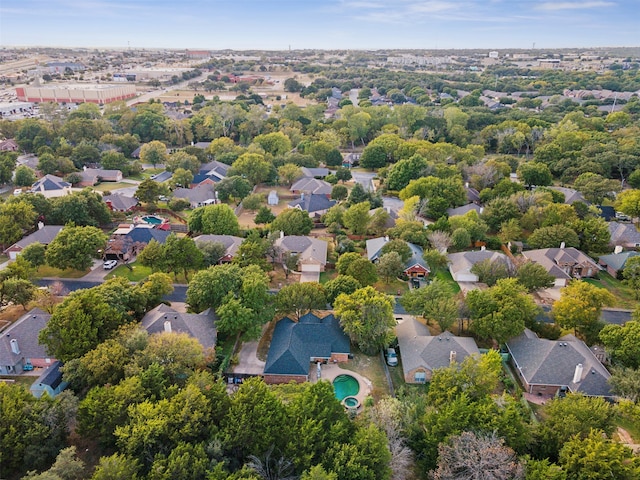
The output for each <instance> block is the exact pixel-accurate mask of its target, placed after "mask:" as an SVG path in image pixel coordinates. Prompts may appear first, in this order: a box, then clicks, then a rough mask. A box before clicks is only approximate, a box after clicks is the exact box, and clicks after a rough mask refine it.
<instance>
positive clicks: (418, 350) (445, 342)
mask: <svg viewBox="0 0 640 480" xmlns="http://www.w3.org/2000/svg"><path fill="white" fill-rule="evenodd" d="M396 335H397V336H398V348H399V349H400V356H401V358H402V370H403V374H404V381H405V382H406V383H425V382H429V381H431V376H432V375H433V371H434V370H435V369H437V368H444V367H448V366H450V365H452V364H454V363H461V362H462V361H463V360H464V359H465V358H467V357H469V356H471V355H478V356H479V355H480V351H479V350H478V346H477V345H476V342H475V340H474V339H473V338H471V337H456V336H455V335H453V334H452V333H451V332H443V333H441V334H440V335H438V336H433V335H431V333H430V332H429V329H428V328H427V327H426V325H424V324H423V323H420V322H419V321H418V320H416V319H415V318H409V319H406V320H403V321H402V322H401V323H400V324H399V325H398V326H397V327H396Z"/></svg>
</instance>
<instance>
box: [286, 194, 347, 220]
mask: <svg viewBox="0 0 640 480" xmlns="http://www.w3.org/2000/svg"><path fill="white" fill-rule="evenodd" d="M335 204H336V201H335V200H330V199H329V198H327V196H326V195H317V194H313V193H312V194H304V193H303V194H302V195H300V198H298V199H296V200H293V201H291V202H289V207H291V208H298V209H300V210H304V211H305V212H308V213H309V216H310V217H311V218H320V217H321V216H322V215H324V214H325V213H327V210H329V209H330V208H331V207H333V206H334V205H335Z"/></svg>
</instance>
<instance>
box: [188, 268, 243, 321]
mask: <svg viewBox="0 0 640 480" xmlns="http://www.w3.org/2000/svg"><path fill="white" fill-rule="evenodd" d="M241 285H242V269H241V268H240V267H239V266H237V265H234V264H231V263H227V264H223V265H215V266H213V267H209V268H208V269H206V270H201V271H199V272H197V273H196V274H195V275H194V276H193V278H192V279H191V281H190V282H189V288H188V289H187V304H188V305H189V307H190V308H191V309H192V310H193V311H196V312H202V311H203V310H206V309H207V308H214V309H216V308H218V307H220V305H222V303H223V300H224V298H225V297H226V295H227V294H228V293H229V292H237V291H239V290H240V287H241Z"/></svg>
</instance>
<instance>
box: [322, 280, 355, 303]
mask: <svg viewBox="0 0 640 480" xmlns="http://www.w3.org/2000/svg"><path fill="white" fill-rule="evenodd" d="M361 286H362V285H360V282H358V281H357V280H356V279H355V278H353V277H351V276H349V275H338V276H337V277H336V278H333V279H331V280H329V281H328V282H327V283H325V284H324V290H325V292H326V294H327V302H328V303H330V304H333V302H334V301H335V299H336V298H338V295H340V294H341V293H346V294H351V293H353V292H355V291H356V290H358V289H359V288H360V287H361Z"/></svg>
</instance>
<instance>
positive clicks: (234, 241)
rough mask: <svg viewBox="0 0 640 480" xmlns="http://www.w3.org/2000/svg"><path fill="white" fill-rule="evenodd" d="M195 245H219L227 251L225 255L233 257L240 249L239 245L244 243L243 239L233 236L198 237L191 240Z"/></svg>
mask: <svg viewBox="0 0 640 480" xmlns="http://www.w3.org/2000/svg"><path fill="white" fill-rule="evenodd" d="M193 240H194V241H195V242H196V243H199V242H217V243H221V244H223V245H224V246H225V248H226V249H227V251H226V254H227V255H231V256H233V255H235V254H236V252H237V251H238V248H240V245H241V244H242V242H243V241H244V238H241V237H234V236H233V235H199V236H197V237H195V238H194V239H193Z"/></svg>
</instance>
